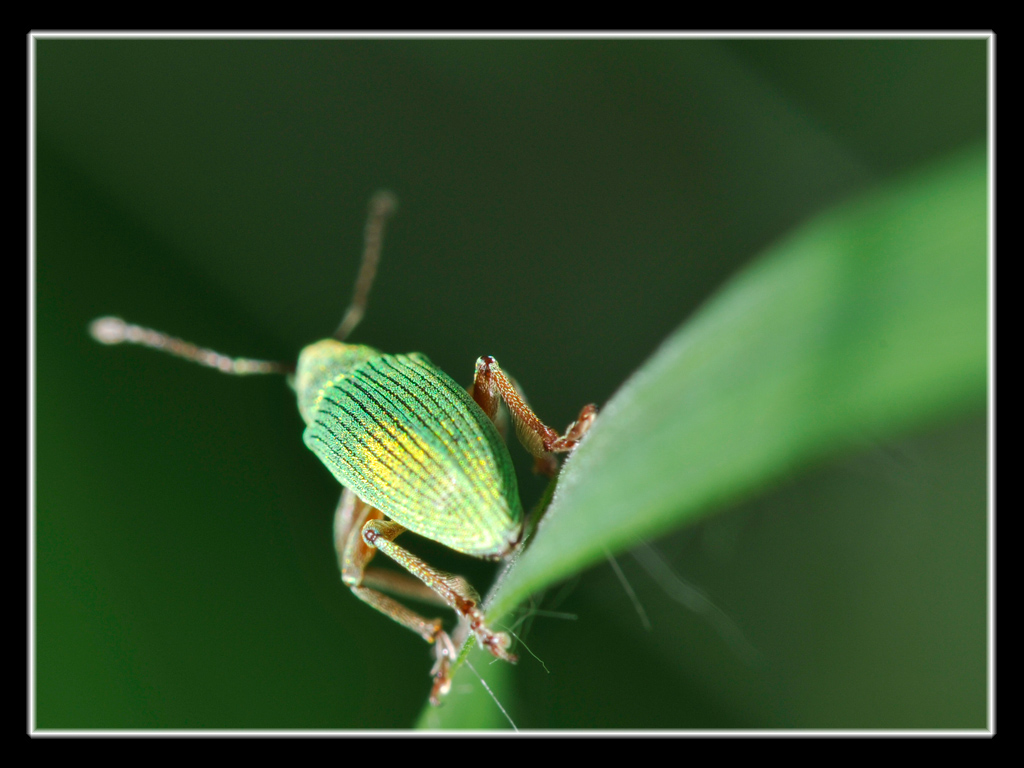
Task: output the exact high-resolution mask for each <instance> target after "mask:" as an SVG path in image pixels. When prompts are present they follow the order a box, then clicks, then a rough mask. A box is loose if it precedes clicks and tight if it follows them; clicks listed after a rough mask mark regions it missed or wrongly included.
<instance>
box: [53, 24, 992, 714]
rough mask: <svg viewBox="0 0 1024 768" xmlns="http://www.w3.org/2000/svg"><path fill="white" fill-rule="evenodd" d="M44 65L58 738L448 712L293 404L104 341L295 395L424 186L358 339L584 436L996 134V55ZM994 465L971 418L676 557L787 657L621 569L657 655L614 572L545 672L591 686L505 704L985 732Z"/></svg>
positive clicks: (536, 668)
mask: <svg viewBox="0 0 1024 768" xmlns="http://www.w3.org/2000/svg"><path fill="white" fill-rule="evenodd" d="M35 55H36V82H35V95H36V114H35V117H36V121H35V140H36V200H35V203H36V237H37V239H36V265H35V266H36V271H35V277H36V284H35V297H36V305H35V320H36V355H37V358H36V450H37V454H36V517H35V533H36V551H35V556H36V558H35V567H36V595H35V606H36V667H35V674H36V678H35V680H36V688H35V693H36V724H37V726H38V727H41V728H62V729H67V728H369V727H392V728H402V727H407V726H409V725H411V724H412V723H413V722H414V720H415V718H416V716H417V713H418V712H419V710H420V709H421V707H422V705H423V702H424V700H425V698H426V693H427V690H428V688H429V677H428V675H427V672H428V669H429V667H430V656H429V650H428V649H427V648H426V647H425V646H424V645H423V643H422V641H420V640H419V639H418V638H416V637H415V636H414V635H412V634H411V633H408V632H406V631H405V630H403V629H401V628H400V627H398V626H397V625H395V624H393V623H392V622H390V621H389V620H388V619H386V618H384V617H382V616H379V615H376V614H375V613H374V612H373V611H371V610H370V609H369V608H367V607H366V606H364V605H362V604H361V603H359V602H358V601H357V600H356V599H355V598H354V597H352V596H351V595H350V594H349V593H348V592H347V590H346V589H345V588H344V587H343V586H342V584H341V582H340V578H339V576H338V572H337V568H336V565H335V562H334V553H333V550H332V548H331V537H330V523H331V515H332V512H333V508H334V504H335V502H336V500H337V496H338V493H339V490H338V487H337V484H336V483H335V482H334V480H333V479H332V478H331V477H330V475H329V474H328V473H327V471H326V470H325V469H324V468H323V467H322V466H320V465H319V462H318V461H317V460H316V458H315V457H314V456H313V455H312V454H310V453H309V452H308V451H307V450H306V449H305V448H304V447H303V445H302V441H301V431H302V430H301V420H300V418H299V415H298V412H297V410H296V407H295V402H294V397H293V396H292V395H291V392H290V390H288V389H287V387H285V386H284V384H283V383H282V381H281V380H280V379H277V378H265V379H260V378H254V379H246V380H239V379H232V378H229V377H225V376H221V375H219V374H217V373H214V372H212V371H207V370H202V369H199V368H196V367H191V366H188V365H185V364H183V363H181V362H179V361H176V360H173V359H170V358H166V357H164V356H161V355H157V354H154V353H151V352H148V351H146V350H140V349H134V348H103V347H101V346H99V345H97V344H95V343H94V342H92V341H91V340H90V338H89V337H88V335H87V333H86V327H87V325H88V322H89V321H90V320H91V319H92V318H94V317H96V316H98V315H103V314H118V315H121V316H123V317H125V318H127V319H130V320H133V321H136V322H139V323H143V324H147V325H151V326H153V327H157V328H161V329H164V330H167V331H169V332H172V333H175V334H176V335H180V336H182V337H184V338H187V339H190V340H194V341H197V342H200V343H202V344H204V345H208V346H211V347H213V348H215V349H218V350H221V351H224V352H227V353H232V354H244V355H248V356H253V357H266V358H281V359H294V357H295V356H296V354H297V352H298V350H299V349H300V348H301V347H302V346H303V345H304V344H307V343H309V342H310V341H313V340H315V339H318V338H321V337H323V336H326V335H329V334H330V332H331V331H332V330H333V329H334V327H335V325H336V324H337V322H338V320H339V319H340V316H341V312H342V310H343V308H344V305H345V304H346V302H347V300H348V296H349V293H350V290H351V281H352V278H353V276H354V273H355V270H356V265H357V259H358V254H359V251H360V247H361V233H362V226H363V220H364V215H365V209H366V202H367V200H368V198H369V196H370V194H371V193H372V192H373V191H374V190H375V189H377V188H380V187H388V188H390V189H392V190H394V191H395V192H396V194H397V195H398V197H399V199H400V201H401V205H400V210H399V214H398V216H397V217H396V219H395V220H394V222H393V226H392V227H391V228H390V230H389V233H388V237H387V241H386V246H385V254H384V262H383V264H382V268H381V272H380V277H379V281H378V283H377V286H376V290H375V293H374V296H373V299H372V302H371V307H370V312H369V314H368V316H367V319H366V320H365V322H364V324H363V325H362V326H361V327H360V329H359V330H358V331H357V333H356V336H355V338H356V339H357V340H359V341H363V342H366V343H371V344H373V345H375V346H378V347H379V348H381V349H384V350H387V351H394V352H403V351H413V350H418V351H422V352H425V353H426V354H428V355H429V356H430V357H431V358H432V359H433V361H434V362H435V363H437V364H438V365H439V366H441V367H442V368H443V369H444V370H446V371H448V372H449V373H450V374H452V375H453V376H454V377H456V378H457V379H461V380H465V381H466V382H467V383H468V381H469V380H470V379H471V376H472V367H473V362H474V360H475V359H476V357H477V356H478V355H480V354H484V353H489V354H493V355H495V356H496V357H497V358H498V359H499V360H500V361H501V362H502V364H503V366H504V367H505V368H507V369H509V370H510V371H512V372H513V373H514V374H515V375H516V376H517V377H518V378H519V380H520V381H521V383H522V384H523V386H524V387H525V388H526V389H527V391H528V393H529V395H530V398H531V402H532V404H533V405H534V406H535V408H536V409H537V411H538V412H539V413H540V415H541V416H542V417H543V418H545V419H546V420H549V421H550V422H553V423H554V424H555V425H557V426H561V425H564V424H565V423H566V422H568V421H569V420H571V419H572V418H573V417H574V416H575V414H576V412H577V410H578V408H579V406H580V405H582V404H583V403H585V402H589V401H596V402H598V403H601V402H603V401H605V400H607V399H608V397H609V396H610V395H611V393H612V392H613V391H614V390H615V389H616V388H617V386H618V385H619V384H620V383H621V382H622V381H623V380H624V379H625V378H626V377H627V376H628V375H629V373H630V372H631V371H633V370H634V369H635V368H636V367H637V366H638V365H640V364H641V363H642V361H643V360H644V359H645V358H646V357H647V356H648V355H650V353H651V352H652V351H653V349H654V348H655V347H656V346H657V344H658V343H659V342H660V341H661V340H662V339H663V338H664V337H665V336H666V335H667V334H668V333H669V332H670V331H672V329H674V328H675V327H677V326H678V325H679V324H680V323H681V322H683V321H684V320H685V319H686V318H687V317H688V316H689V315H690V314H691V313H692V312H693V311H694V310H695V309H696V308H697V307H698V306H699V305H700V304H701V302H703V301H704V300H706V299H707V298H708V297H709V296H710V295H711V294H712V293H713V292H714V291H715V289H716V288H717V287H719V286H720V285H721V284H722V283H723V282H724V281H725V280H727V279H728V277H729V276H730V275H731V274H732V273H734V272H735V271H736V270H737V268H738V267H740V266H741V265H743V264H744V263H746V262H747V261H749V260H750V259H752V258H753V257H754V256H756V254H757V253H758V252H759V251H761V250H762V249H764V248H765V247H766V246H768V245H770V244H771V243H772V242H773V241H774V240H775V239H776V238H778V237H780V236H781V235H782V234H784V233H786V232H787V231H789V230H790V229H791V228H793V227H794V226H796V225H798V224H799V223H800V222H802V221H804V220H806V219H807V218H808V217H809V216H811V215H813V214H814V213H816V212H818V211H820V210H822V209H824V208H826V207H828V206H830V205H831V204H833V203H837V202H840V201H842V200H844V199H846V198H847V197H849V196H851V195H854V194H856V193H858V192H860V191H863V190H865V189H867V188H869V187H870V186H872V185H873V184H875V183H877V182H880V181H882V180H884V179H887V178H890V177H891V176H893V175H895V174H899V173H901V172H903V171H908V170H910V169H913V168H916V167H918V166H920V165H922V164H924V163H927V162H928V161H929V160H932V159H934V158H937V157H940V156H942V155H945V154H947V153H949V152H952V151H955V150H957V149H958V148H960V147H962V146H964V145H966V144H969V143H971V142H975V141H977V140H978V139H981V138H983V137H984V135H985V130H986V42H985V41H984V40H952V41H946V40H910V41H900V40H822V41H813V40H764V41H756V40H733V41H724V40H719V41H703V40H603V41H590V40H477V41H470V40H389V41H386V40H156V39H148V40H101V39H94V40H58V39H50V40H37V41H36V43H35ZM642 439H643V436H642V435H637V440H642ZM985 446H986V436H985V422H984V418H983V413H981V412H980V411H978V412H976V413H974V414H966V415H965V414H960V415H958V416H957V417H956V418H955V420H953V421H951V422H949V423H947V424H941V425H936V426H935V428H933V429H931V430H928V431H926V432H923V433H919V434H916V435H912V436H908V438H907V439H905V440H903V441H901V442H899V443H895V444H890V445H876V446H869V447H867V450H866V452H865V453H862V454H860V455H857V456H852V457H850V458H848V459H846V460H844V461H841V462H835V463H832V464H830V465H828V466H826V467H818V468H809V469H808V471H807V473H806V474H804V475H803V476H801V477H798V478H795V479H794V480H793V481H791V482H789V483H787V484H785V485H782V486H779V487H776V488H774V489H771V490H769V491H768V492H767V493H766V494H765V495H763V496H762V497H760V498H758V499H756V500H752V501H751V502H749V503H747V504H745V505H742V506H741V507H738V508H734V509H731V510H729V511H727V512H725V513H724V514H721V515H719V516H717V517H714V518H712V519H710V520H708V521H707V522H705V523H703V524H701V525H700V526H697V527H695V528H691V529H688V530H685V531H681V532H679V533H678V534H677V535H675V536H672V537H670V538H669V539H667V540H664V541H662V542H658V543H657V544H656V546H657V547H658V548H659V550H660V551H661V552H663V553H664V554H665V555H666V557H667V558H668V559H669V561H670V562H671V563H672V564H673V567H674V568H675V569H676V571H678V573H679V574H680V575H682V576H684V577H685V578H687V579H689V580H692V581H693V582H695V583H696V584H699V585H700V586H701V587H702V588H703V589H704V590H705V591H706V592H708V593H709V594H710V595H711V596H712V597H713V598H714V599H715V600H716V602H717V603H718V604H719V605H720V606H721V607H722V608H723V609H724V610H725V611H726V612H727V613H728V614H729V615H730V616H731V617H732V619H733V620H734V621H736V622H737V623H738V624H739V625H740V626H741V627H742V628H743V630H744V632H745V633H746V635H747V637H748V639H749V641H750V642H751V643H752V644H753V646H754V647H755V648H756V649H757V651H758V652H759V654H760V655H761V657H762V661H761V663H759V664H753V665H751V664H748V663H746V662H745V660H744V659H743V658H742V656H741V655H737V654H736V653H735V652H734V651H733V650H732V649H730V648H729V647H728V646H727V645H726V644H725V643H723V642H722V640H721V639H720V638H719V637H718V635H717V634H716V632H715V630H714V628H713V627H712V626H711V625H710V624H709V623H708V622H707V621H706V620H705V619H702V618H701V617H699V616H695V615H693V614H692V613H690V612H688V611H687V610H685V609H684V608H683V607H682V606H680V605H678V604H677V603H675V602H673V601H672V600H671V599H670V598H669V597H668V595H667V594H666V593H665V592H664V591H663V590H662V589H661V588H660V587H659V586H657V585H656V584H655V583H654V582H653V581H652V580H651V579H650V578H649V577H648V576H647V575H646V574H645V573H644V571H643V570H642V569H641V568H639V567H638V565H637V563H636V562H635V561H634V560H633V559H632V558H631V557H630V556H629V555H622V556H620V558H619V559H620V562H621V564H622V567H623V570H624V571H625V572H626V575H627V576H628V577H629V579H630V582H631V583H632V585H633V588H634V590H635V591H636V593H637V595H638V597H639V599H640V601H641V602H642V603H643V604H644V606H645V608H646V610H647V612H648V614H649V615H650V618H651V623H652V625H653V626H652V630H651V631H650V632H647V631H645V630H644V629H643V628H642V627H641V625H640V620H639V619H638V617H637V614H636V612H635V611H634V609H633V608H632V606H631V604H630V602H629V600H628V598H627V597H626V594H625V592H624V591H623V589H622V587H621V586H620V585H619V583H618V581H617V579H616V577H615V576H614V574H613V572H612V571H611V569H610V568H608V567H600V568H597V569H594V570H592V571H590V572H587V573H585V574H583V575H582V576H581V577H579V578H578V580H576V582H575V586H574V587H571V588H568V589H563V590H555V592H553V593H551V594H549V596H548V599H547V601H546V602H545V606H546V607H551V606H552V605H553V604H554V603H555V601H556V599H557V603H558V605H557V607H558V609H559V610H561V611H567V612H571V613H573V614H576V615H577V616H578V619H577V620H576V621H559V620H555V619H544V618H538V619H537V620H536V621H535V622H534V624H533V627H532V630H531V633H530V634H529V635H528V636H527V638H526V641H527V642H528V643H529V645H530V647H531V648H532V649H533V651H534V652H535V653H537V654H538V655H539V656H540V657H541V658H542V659H544V662H545V663H546V665H547V667H548V669H550V670H551V673H550V674H546V673H545V672H544V670H543V668H541V666H540V665H539V664H537V663H536V662H535V661H534V660H533V659H532V658H525V659H524V660H523V661H522V662H521V663H520V664H519V665H518V667H517V668H516V670H515V678H514V679H515V684H516V690H515V693H514V695H513V700H512V701H506V702H505V704H506V706H507V707H509V708H510V709H511V711H512V713H513V716H514V717H515V718H516V722H517V724H518V725H519V726H520V727H534V728H547V727H560V728H592V727H601V728H698V727H699V728H735V727H744V728H756V727H771V728H774V727H804V728H818V727H826V728H844V727H857V728H893V727H895V728H928V727H941V728H950V727H959V728H968V727H970V728H980V727H983V726H984V725H985V722H986V720H985V718H986V709H985V696H986V685H985V681H986V669H985V663H986V638H985V616H986V613H985V594H986V593H985V573H986V571H985V567H986V559H985V542H986V528H985V526H986V507H985V502H986V475H985V472H986V456H985ZM513 453H514V455H515V456H516V460H517V461H518V462H519V464H520V465H521V469H522V470H523V471H522V473H521V474H522V476H523V495H524V499H525V500H526V502H527V503H530V501H532V500H533V499H534V498H536V496H537V495H538V494H539V490H540V488H541V484H540V483H539V481H538V480H537V479H536V478H533V477H531V476H529V472H528V466H529V462H528V461H525V460H522V461H520V460H521V459H523V457H524V454H523V452H522V451H519V450H518V449H514V451H513ZM623 514H624V515H628V514H629V510H628V509H624V510H623ZM411 541H412V539H410V542H411ZM416 544H417V545H418V544H420V542H416ZM418 550H419V551H421V552H424V553H429V555H430V557H431V559H436V560H438V561H439V562H440V563H441V564H443V565H444V566H445V567H449V568H456V569H458V570H459V571H462V572H464V573H467V574H470V575H471V577H472V578H473V580H474V581H476V582H478V583H479V584H480V586H484V584H485V583H486V580H487V574H488V573H489V569H488V568H487V567H486V566H484V567H482V568H481V567H479V566H478V565H477V564H476V563H469V562H467V561H466V560H465V559H459V558H450V557H448V555H447V553H443V552H440V551H439V550H438V549H436V548H431V547H429V546H421V547H418ZM556 592H557V593H559V594H557V595H556V594H555V593H556Z"/></svg>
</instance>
